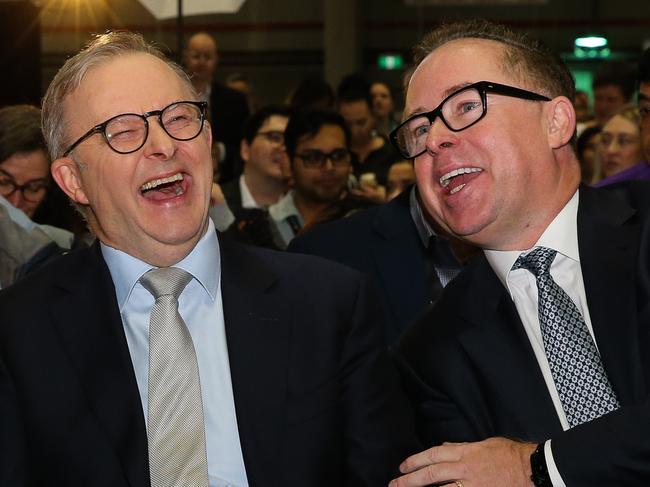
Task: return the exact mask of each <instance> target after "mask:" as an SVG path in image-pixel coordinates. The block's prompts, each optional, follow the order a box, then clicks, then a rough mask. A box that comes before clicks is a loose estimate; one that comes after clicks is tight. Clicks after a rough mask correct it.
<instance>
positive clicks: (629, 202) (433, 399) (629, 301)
mask: <svg viewBox="0 0 650 487" xmlns="http://www.w3.org/2000/svg"><path fill="white" fill-rule="evenodd" d="M649 214H650V186H649V185H647V184H638V185H635V184H632V185H629V186H619V187H618V188H617V189H613V190H612V191H611V192H607V190H594V189H591V188H581V190H580V201H579V209H578V245H579V251H580V261H581V268H582V273H583V278H584V284H585V290H586V295H587V302H588V306H589V314H590V317H591V322H592V325H593V330H594V334H595V337H596V343H597V345H598V348H599V351H600V354H601V357H602V359H603V364H604V366H605V370H606V371H607V374H608V376H609V379H610V381H611V383H612V385H613V387H614V390H615V391H616V394H617V396H618V399H619V401H620V403H621V405H622V407H621V409H620V410H619V411H617V412H615V413H612V414H609V415H606V416H604V417H602V418H600V419H598V420H595V421H592V422H590V423H586V424H583V425H581V426H578V427H575V428H573V429H571V430H569V431H567V432H563V431H562V427H561V424H560V421H559V419H558V417H557V414H556V411H555V408H554V406H553V403H552V401H551V398H550V396H549V393H548V389H547V387H546V384H545V382H544V379H543V377H542V373H541V371H540V369H539V366H538V364H537V361H536V359H535V356H534V354H533V350H532V347H531V345H530V342H529V340H528V337H527V335H526V332H525V330H524V328H523V325H522V323H521V320H520V318H519V315H518V313H517V310H516V308H515V305H514V303H513V301H512V299H511V298H510V295H509V294H508V292H507V290H506V289H505V287H504V286H503V284H502V283H501V281H500V280H499V279H498V277H497V276H496V274H495V273H494V271H493V270H492V268H491V267H490V265H489V264H488V262H487V260H486V259H485V257H480V258H478V259H475V260H474V262H472V263H471V264H469V265H468V267H467V268H466V269H465V270H464V271H463V272H461V274H460V275H459V276H458V277H457V278H456V279H455V280H454V281H452V282H451V283H450V284H449V286H448V287H447V288H446V289H445V291H444V292H443V294H442V297H441V298H440V300H439V301H438V302H437V303H436V306H435V307H434V308H433V309H432V310H431V311H430V312H429V313H428V314H427V315H426V316H425V317H423V318H422V319H421V320H419V322H418V323H417V324H416V325H415V326H414V327H412V328H411V329H410V330H409V331H408V332H407V333H406V334H405V336H403V337H402V339H401V341H400V343H399V345H398V359H399V360H400V361H401V365H402V366H403V372H404V381H405V383H406V385H407V390H408V393H409V395H410V396H411V398H412V402H413V403H414V405H415V407H416V430H417V432H418V434H419V435H420V436H421V440H422V441H423V443H425V445H427V446H431V445H434V444H439V443H442V442H444V441H454V442H455V441H476V440H482V439H485V438H488V437H492V436H506V437H510V438H516V439H522V440H530V441H535V442H538V441H543V440H546V439H549V438H551V439H552V447H553V455H554V459H555V462H556V464H557V465H558V468H559V471H560V473H561V475H562V476H563V478H564V480H565V482H566V484H567V485H570V486H592V487H595V486H603V487H605V486H613V485H616V486H623V485H626V486H627V485H630V486H631V485H649V484H650V441H648V438H650V400H649V399H648V397H649V396H648V391H649V386H650V336H649V332H650V300H649V297H650V285H649V282H650V281H649V276H650V272H649V271H650V239H649V230H650V220H649Z"/></svg>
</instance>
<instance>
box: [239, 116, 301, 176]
mask: <svg viewBox="0 0 650 487" xmlns="http://www.w3.org/2000/svg"><path fill="white" fill-rule="evenodd" d="M288 122H289V119H288V118H287V117H283V116H280V115H271V116H270V117H269V118H268V119H266V121H265V122H264V123H263V124H262V126H261V127H260V129H259V130H258V131H257V135H255V137H254V138H253V140H252V141H251V143H250V144H249V143H248V142H247V141H246V140H243V141H242V147H241V157H242V159H243V160H244V161H245V162H246V166H245V168H244V172H245V173H248V172H256V173H258V174H262V175H265V176H268V177H270V178H273V179H277V180H278V181H281V180H283V179H284V171H283V169H284V167H286V166H287V165H288V164H289V161H288V157H287V151H286V149H285V147H284V139H283V137H284V131H285V129H286V128H287V123H288ZM278 139H280V140H278Z"/></svg>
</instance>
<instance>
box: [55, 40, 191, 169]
mask: <svg viewBox="0 0 650 487" xmlns="http://www.w3.org/2000/svg"><path fill="white" fill-rule="evenodd" d="M126 54H149V55H151V56H154V57H156V58H158V59H160V60H161V61H163V62H164V63H165V64H167V65H168V66H169V67H170V68H171V69H172V70H173V71H174V72H175V73H176V75H177V76H178V77H179V79H180V80H181V81H182V82H183V84H185V85H186V87H187V89H188V90H189V91H190V93H191V94H192V95H193V96H196V93H195V90H194V88H193V86H192V83H191V81H190V79H189V78H188V76H187V74H186V73H185V71H183V69H182V68H181V67H180V66H179V65H178V64H176V63H175V62H173V61H171V60H170V59H169V58H167V57H166V56H165V54H163V52H162V51H161V50H160V49H159V48H158V47H156V46H155V45H154V44H152V43H149V42H147V41H146V40H145V39H144V37H143V36H142V35H141V34H136V33H133V32H126V31H121V32H107V33H105V34H101V35H98V36H95V37H94V38H93V39H92V40H91V41H90V42H89V43H88V44H87V45H86V46H85V47H84V48H83V49H82V50H81V51H80V52H79V53H77V54H76V55H74V56H73V57H71V58H70V59H68V60H67V61H66V62H65V64H64V65H63V66H62V67H61V69H59V71H58V72H57V73H56V75H55V76H54V79H53V80H52V82H51V83H50V85H49V87H48V89H47V91H46V93H45V96H44V97H43V111H42V125H43V135H44V137H45V141H46V143H47V147H48V148H49V152H50V157H51V159H52V160H55V159H57V158H59V157H61V155H62V154H63V153H64V152H65V150H66V148H67V146H68V145H69V144H70V143H71V142H72V141H70V140H67V134H66V132H67V130H66V129H67V127H68V126H67V118H66V113H65V109H64V106H65V105H64V101H65V99H66V98H67V97H68V96H69V95H70V94H72V93H73V92H74V91H75V90H77V88H79V86H80V85H81V83H82V82H83V80H84V77H85V76H86V74H87V73H88V72H89V71H90V70H92V69H93V68H95V67H97V66H100V65H103V64H106V63H108V62H110V61H112V60H113V59H116V58H118V57H120V56H123V55H126Z"/></svg>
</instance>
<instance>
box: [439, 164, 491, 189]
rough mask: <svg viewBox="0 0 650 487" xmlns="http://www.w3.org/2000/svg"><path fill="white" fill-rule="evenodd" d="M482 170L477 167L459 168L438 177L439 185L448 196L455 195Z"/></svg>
mask: <svg viewBox="0 0 650 487" xmlns="http://www.w3.org/2000/svg"><path fill="white" fill-rule="evenodd" d="M480 172H483V169H481V168H478V167H459V168H458V169H454V170H453V171H449V172H448V173H446V174H443V175H442V176H441V177H440V185H441V186H442V187H443V188H444V189H445V190H446V191H447V193H448V194H450V195H451V194H456V193H458V192H459V191H460V190H461V189H463V188H464V187H465V185H466V184H467V183H468V182H469V181H471V180H472V179H474V178H475V177H476V176H478V174H479V173H480Z"/></svg>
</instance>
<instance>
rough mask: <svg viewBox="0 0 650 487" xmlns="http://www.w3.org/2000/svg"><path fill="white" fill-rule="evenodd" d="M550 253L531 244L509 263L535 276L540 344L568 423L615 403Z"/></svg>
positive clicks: (606, 409) (593, 415)
mask: <svg viewBox="0 0 650 487" xmlns="http://www.w3.org/2000/svg"><path fill="white" fill-rule="evenodd" d="M556 254H557V252H556V251H555V250H552V249H549V248H546V247H536V248H535V249H533V250H532V251H531V252H530V253H528V254H527V255H520V256H519V258H518V259H517V261H516V262H515V264H514V265H513V266H512V268H513V270H514V269H527V270H528V271H530V272H531V273H532V274H533V275H534V276H535V279H536V281H537V294H538V315H539V324H540V327H541V331H542V339H543V340H544V350H545V351H546V357H547V358H548V365H549V366H550V368H551V374H552V375H553V380H554V382H555V387H556V388H557V392H558V395H559V396H560V402H561V403H562V408H563V409H564V413H565V414H566V417H567V421H568V422H569V425H570V426H571V427H574V426H577V425H579V424H582V423H585V422H587V421H591V420H592V419H596V418H598V417H600V416H602V415H603V414H607V413H609V412H611V411H614V410H615V409H618V407H619V403H618V399H617V398H616V393H615V392H614V389H613V388H612V385H611V384H610V382H609V378H608V377H607V373H606V372H605V368H604V367H603V363H602V361H601V359H600V354H599V353H598V349H597V348H596V344H595V343H594V340H593V338H592V337H591V333H589V329H588V328H587V324H586V323H585V320H584V318H583V317H582V313H580V310H579V309H578V307H577V306H576V305H575V304H574V302H573V301H572V300H571V298H570V297H569V295H568V294H567V293H566V292H564V290H563V289H562V288H561V287H560V286H559V285H558V284H557V283H556V282H555V281H554V280H553V277H552V276H551V272H550V269H551V264H552V263H553V260H554V259H555V255H556Z"/></svg>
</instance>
